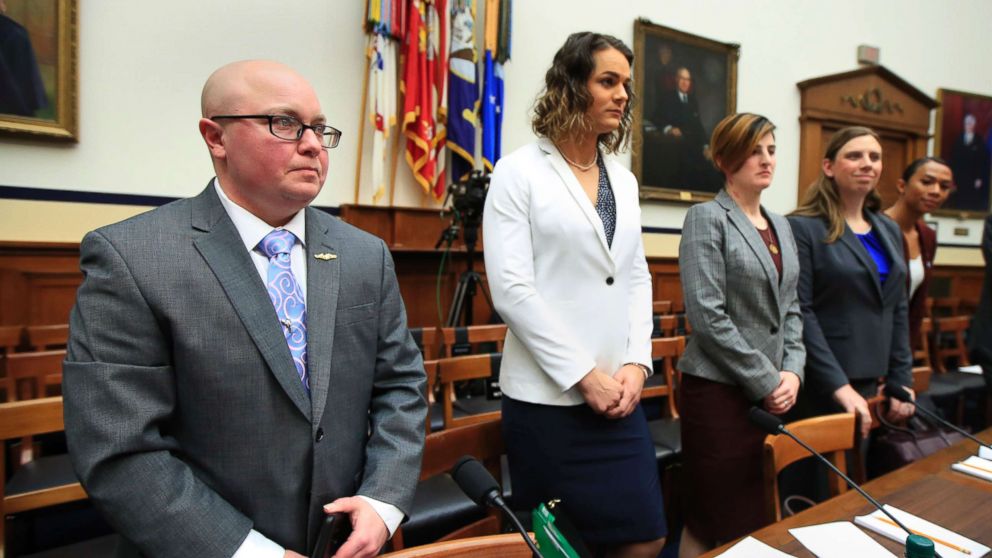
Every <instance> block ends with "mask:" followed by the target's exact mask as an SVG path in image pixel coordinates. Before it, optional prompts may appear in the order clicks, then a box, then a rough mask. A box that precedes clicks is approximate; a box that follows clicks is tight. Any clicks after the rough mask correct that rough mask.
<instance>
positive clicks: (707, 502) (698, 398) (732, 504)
mask: <svg viewBox="0 0 992 558" xmlns="http://www.w3.org/2000/svg"><path fill="white" fill-rule="evenodd" d="M680 387H681V389H680V390H679V394H678V395H679V414H680V415H681V417H682V419H681V420H680V421H679V422H680V423H681V425H682V462H683V464H684V467H683V470H684V471H685V474H686V480H687V482H688V486H687V491H686V495H685V502H686V510H685V512H686V518H685V524H686V527H688V528H689V530H690V531H692V534H693V535H695V537H696V538H697V539H699V540H700V541H702V542H704V543H706V544H710V545H719V544H723V543H726V542H728V541H731V540H733V539H736V538H738V537H742V536H744V535H746V534H748V533H750V532H752V531H755V530H757V529H760V528H761V527H764V526H765V525H767V524H768V522H767V520H766V518H767V517H768V515H767V514H766V513H765V496H764V488H763V468H762V462H761V460H762V447H763V444H764V440H765V433H764V432H762V431H761V430H759V429H758V428H757V427H755V426H752V425H751V423H750V422H749V421H748V418H747V416H748V410H749V409H750V408H751V406H752V405H754V403H753V402H751V401H748V400H747V398H746V396H745V395H744V392H743V391H742V390H741V389H739V388H738V387H736V386H732V385H728V384H722V383H719V382H714V381H712V380H707V379H704V378H699V377H697V376H692V375H689V374H683V375H682V383H681V386H680Z"/></svg>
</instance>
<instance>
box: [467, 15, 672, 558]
mask: <svg viewBox="0 0 992 558" xmlns="http://www.w3.org/2000/svg"><path fill="white" fill-rule="evenodd" d="M632 60H633V53H632V52H631V51H630V49H629V48H628V47H627V46H626V45H624V44H623V43H622V42H621V41H619V40H618V39H616V38H614V37H610V36H606V35H600V34H597V33H589V32H583V33H575V34H573V35H571V36H570V37H569V38H568V40H567V41H566V43H565V45H564V46H563V47H562V48H561V49H560V50H559V51H558V53H557V54H556V55H555V58H554V62H553V64H552V66H551V68H550V69H549V70H548V72H547V75H546V78H545V82H546V83H545V85H546V87H545V91H544V92H543V93H542V94H541V96H540V97H539V99H538V100H537V103H536V106H535V116H534V120H533V128H534V131H535V133H536V134H537V135H538V136H540V139H539V140H538V141H537V142H536V143H533V144H530V145H527V146H524V147H522V148H520V149H517V150H516V151H514V152H513V153H511V154H509V155H507V156H505V157H503V158H502V159H500V161H499V163H498V164H497V165H496V168H495V169H494V170H493V174H492V178H491V184H490V187H489V194H488V197H487V200H486V208H485V213H484V218H483V231H484V234H485V238H486V244H485V246H486V248H485V256H486V273H487V276H488V282H489V288H490V290H491V292H492V297H493V303H494V305H495V306H496V310H497V311H498V312H499V314H500V316H502V317H503V319H504V320H505V321H506V323H507V324H508V326H509V332H508V334H507V338H506V342H505V344H504V348H503V360H502V366H501V369H500V388H501V390H502V392H503V431H504V432H503V433H504V439H505V442H506V446H507V454H508V457H509V464H510V476H511V479H512V482H513V500H514V506H515V507H516V508H517V509H524V510H529V509H531V508H533V507H534V506H536V505H537V504H538V503H539V502H542V501H547V500H549V499H552V498H560V499H561V500H562V506H563V510H564V513H565V514H566V515H567V516H568V517H569V518H570V519H571V520H572V522H573V523H575V525H576V527H577V529H578V531H579V532H581V533H582V534H583V537H584V542H585V543H586V544H588V545H590V546H592V547H595V548H597V549H599V551H600V552H605V553H606V555H608V556H645V557H647V556H650V557H652V558H653V557H655V556H657V554H658V551H659V550H660V549H661V546H662V545H663V544H664V538H663V537H664V535H665V529H666V527H665V518H664V512H663V508H662V499H661V488H660V483H659V481H658V474H657V466H656V462H655V457H654V449H653V445H652V443H651V440H650V436H649V433H648V430H647V422H646V420H645V418H644V413H643V410H642V409H641V407H640V406H639V400H640V393H641V388H642V387H643V385H644V380H645V378H646V377H647V376H648V375H649V374H650V373H651V369H650V363H651V344H650V343H651V341H650V337H651V297H652V293H651V277H650V274H649V273H648V268H647V263H646V261H645V259H644V248H643V246H642V243H641V222H640V207H639V205H638V189H637V182H636V180H635V179H634V177H633V175H631V173H630V172H629V171H628V170H627V169H625V168H623V167H622V166H621V165H619V164H618V163H616V162H615V161H612V160H607V159H606V158H605V157H604V152H606V153H613V152H616V151H618V150H619V149H620V148H621V147H623V146H625V145H626V144H627V141H628V137H629V131H630V121H631V116H630V115H631V112H630V96H631V92H630V63H631V61H632Z"/></svg>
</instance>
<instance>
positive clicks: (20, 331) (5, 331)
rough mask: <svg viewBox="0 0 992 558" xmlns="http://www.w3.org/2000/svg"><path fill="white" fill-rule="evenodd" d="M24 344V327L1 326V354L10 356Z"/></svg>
mask: <svg viewBox="0 0 992 558" xmlns="http://www.w3.org/2000/svg"><path fill="white" fill-rule="evenodd" d="M23 344H24V326H0V354H5V355H9V354H10V353H12V352H14V351H16V350H17V349H18V348H20V347H21V345H23Z"/></svg>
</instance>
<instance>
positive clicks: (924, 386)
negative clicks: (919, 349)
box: [913, 366, 933, 393]
mask: <svg viewBox="0 0 992 558" xmlns="http://www.w3.org/2000/svg"><path fill="white" fill-rule="evenodd" d="M932 375H933V370H931V369H930V367H929V366H914V367H913V391H915V392H916V393H924V392H926V391H927V390H929V389H930V376H932Z"/></svg>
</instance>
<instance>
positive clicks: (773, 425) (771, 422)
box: [748, 407, 914, 537]
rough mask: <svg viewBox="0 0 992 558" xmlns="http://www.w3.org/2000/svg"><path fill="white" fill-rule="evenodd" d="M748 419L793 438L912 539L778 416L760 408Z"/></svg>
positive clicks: (769, 431) (894, 519) (762, 427)
mask: <svg viewBox="0 0 992 558" xmlns="http://www.w3.org/2000/svg"><path fill="white" fill-rule="evenodd" d="M748 418H749V419H750V420H751V423H752V424H754V425H755V426H757V427H758V428H760V429H761V430H763V431H765V432H767V433H768V434H771V435H773V436H776V435H778V434H785V435H786V436H788V437H790V438H792V439H793V440H795V442H796V443H797V444H799V445H800V446H802V447H804V448H806V451H808V452H809V453H810V454H812V455H813V457H816V458H817V459H819V460H820V461H822V462H823V463H824V464H825V465H826V466H827V467H830V470H831V471H833V472H834V473H837V474H838V475H840V478H842V479H844V482H846V483H847V485H848V486H850V487H851V488H853V489H854V490H857V491H858V494H861V495H862V496H864V497H865V499H866V500H868V501H869V502H871V504H872V505H873V506H875V507H876V508H878V509H879V510H880V511H881V512H882V513H884V514H885V515H887V516H889V519H891V520H892V521H893V522H894V523H895V524H896V525H898V526H899V528H900V529H902V530H903V531H906V535H907V536H910V537H911V536H913V535H914V533H913V532H912V531H910V530H909V529H908V528H907V527H906V526H905V525H903V524H902V522H901V521H899V520H898V519H896V517H895V516H894V515H892V514H891V513H889V511H888V510H886V509H885V508H884V507H883V506H882V504H880V503H878V500H876V499H874V498H872V497H871V495H869V494H868V493H867V492H865V491H864V490H862V489H861V487H860V486H858V483H856V482H854V481H853V480H851V479H850V478H849V477H848V476H847V475H845V474H844V473H842V472H841V470H840V469H838V468H837V467H836V466H834V464H833V463H831V462H830V460H829V459H827V458H826V457H823V455H821V454H820V452H818V451H816V450H815V449H813V448H811V447H809V445H808V444H806V442H804V441H802V440H800V439H799V437H797V436H796V435H795V434H793V433H792V432H789V429H788V428H786V427H785V424H783V423H782V419H780V418H778V417H777V416H775V415H773V414H771V413H769V412H768V411H766V410H764V409H761V408H759V407H751V410H750V412H749V413H748Z"/></svg>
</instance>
